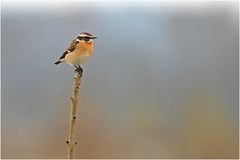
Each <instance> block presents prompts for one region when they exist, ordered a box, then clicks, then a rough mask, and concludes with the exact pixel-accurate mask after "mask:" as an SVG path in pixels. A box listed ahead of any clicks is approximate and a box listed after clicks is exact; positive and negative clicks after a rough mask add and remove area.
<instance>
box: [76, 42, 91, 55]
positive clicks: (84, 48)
mask: <svg viewBox="0 0 240 160" xmlns="http://www.w3.org/2000/svg"><path fill="white" fill-rule="evenodd" d="M79 44H80V45H79V50H80V52H79V53H85V54H86V53H87V54H90V55H91V54H92V52H93V43H92V42H91V41H90V42H84V41H80V42H79Z"/></svg>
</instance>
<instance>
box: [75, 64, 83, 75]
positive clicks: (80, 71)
mask: <svg viewBox="0 0 240 160" xmlns="http://www.w3.org/2000/svg"><path fill="white" fill-rule="evenodd" d="M75 72H78V73H79V74H80V77H82V74H83V69H82V67H81V66H76V69H75Z"/></svg>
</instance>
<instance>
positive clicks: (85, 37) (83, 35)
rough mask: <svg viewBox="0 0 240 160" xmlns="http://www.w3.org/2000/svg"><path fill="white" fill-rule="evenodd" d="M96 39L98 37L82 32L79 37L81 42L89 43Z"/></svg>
mask: <svg viewBox="0 0 240 160" xmlns="http://www.w3.org/2000/svg"><path fill="white" fill-rule="evenodd" d="M96 38H97V37H96V36H94V35H91V34H90V33H88V32H82V33H80V34H79V35H78V39H79V40H82V41H87V42H89V41H92V39H96Z"/></svg>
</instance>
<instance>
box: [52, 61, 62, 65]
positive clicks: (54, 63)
mask: <svg viewBox="0 0 240 160" xmlns="http://www.w3.org/2000/svg"><path fill="white" fill-rule="evenodd" d="M61 62H62V61H60V60H58V61H57V62H55V63H54V64H56V65H57V64H59V63H61Z"/></svg>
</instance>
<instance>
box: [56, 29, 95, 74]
mask: <svg viewBox="0 0 240 160" xmlns="http://www.w3.org/2000/svg"><path fill="white" fill-rule="evenodd" d="M96 38H97V37H96V36H94V35H92V34H90V33H88V32H81V33H80V34H78V35H77V38H75V39H74V40H72V41H71V43H70V44H69V45H68V47H67V48H66V50H65V51H64V52H63V54H62V56H61V57H60V58H59V60H58V61H57V62H55V63H54V64H56V65H57V64H60V63H63V62H65V63H67V64H69V65H72V66H74V67H76V70H75V72H79V73H80V75H81V76H82V72H83V69H82V68H81V66H80V64H82V63H85V62H86V61H87V60H88V59H89V58H90V57H91V55H92V53H93V39H96Z"/></svg>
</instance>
